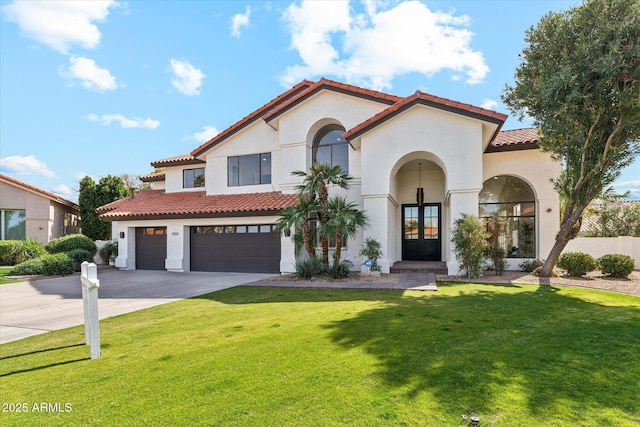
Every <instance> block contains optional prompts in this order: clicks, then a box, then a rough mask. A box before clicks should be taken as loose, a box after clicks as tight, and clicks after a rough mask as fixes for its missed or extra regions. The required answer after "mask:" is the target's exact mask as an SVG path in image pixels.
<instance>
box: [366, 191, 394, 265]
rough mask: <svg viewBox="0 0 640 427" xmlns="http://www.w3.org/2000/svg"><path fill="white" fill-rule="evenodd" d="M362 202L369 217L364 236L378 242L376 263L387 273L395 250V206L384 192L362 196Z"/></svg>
mask: <svg viewBox="0 0 640 427" xmlns="http://www.w3.org/2000/svg"><path fill="white" fill-rule="evenodd" d="M363 202H364V210H365V212H366V213H367V217H368V218H369V227H367V228H366V229H365V230H364V238H365V239H366V238H367V237H371V238H373V239H375V240H377V241H378V242H380V244H381V246H382V258H380V259H378V265H379V266H380V271H381V272H382V273H389V269H390V268H391V265H392V264H393V261H394V258H393V254H395V252H396V248H395V239H394V236H393V227H395V215H394V212H395V209H396V208H397V206H396V205H395V204H394V203H393V200H392V199H391V198H390V197H389V196H388V195H386V194H383V195H372V196H363ZM363 240H364V239H363Z"/></svg>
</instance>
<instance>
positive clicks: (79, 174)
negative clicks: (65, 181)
mask: <svg viewBox="0 0 640 427" xmlns="http://www.w3.org/2000/svg"><path fill="white" fill-rule="evenodd" d="M85 176H88V177H91V179H92V180H94V181H95V180H96V177H95V176H93V175H91V174H90V173H87V172H76V173H74V174H73V179H75V180H76V181H81V180H82V178H84V177H85Z"/></svg>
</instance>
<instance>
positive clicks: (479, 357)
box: [0, 283, 640, 426]
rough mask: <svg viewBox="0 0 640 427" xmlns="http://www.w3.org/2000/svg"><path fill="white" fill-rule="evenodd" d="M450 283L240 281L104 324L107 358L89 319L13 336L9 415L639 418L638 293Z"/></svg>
mask: <svg viewBox="0 0 640 427" xmlns="http://www.w3.org/2000/svg"><path fill="white" fill-rule="evenodd" d="M439 288H440V291H439V292H437V293H420V292H399V291H368V290H336V289H330V290H329V289H291V288H262V287H260V288H248V287H238V288H232V289H228V290H224V291H220V292H215V293H212V294H208V295H205V296H202V297H199V298H193V299H188V300H183V301H179V302H176V303H172V304H166V305H162V306H158V307H154V308H151V309H147V310H143V311H139V312H136V313H132V314H128V315H123V316H118V317H115V318H111V319H107V320H104V321H102V322H101V334H102V357H101V358H100V359H95V360H90V359H88V356H89V348H88V346H84V345H82V344H83V343H84V336H83V327H75V328H71V329H67V330H63V331H57V332H52V333H48V334H45V335H39V336H35V337H31V338H27V339H24V340H21V341H17V342H14V343H9V344H4V345H2V346H0V376H1V377H2V378H1V380H0V396H2V402H3V408H2V409H3V411H2V413H0V424H2V425H25V426H27V425H45V424H46V425H60V426H63V425H64V426H69V425H79V426H80V425H81V426H85V425H114V426H120V425H129V426H132V425H140V426H142V425H207V426H211V425H216V426H219V425H223V426H226V425H244V426H290V425H294V426H295V425H297V426H343V425H352V426H389V425H398V426H405V425H409V426H464V425H466V423H467V422H466V421H464V420H463V419H462V415H466V416H472V415H476V416H479V417H480V420H481V425H482V426H516V425H519V426H525V425H537V426H538V425H539V426H545V425H553V426H576V425H580V426H602V425H615V426H636V425H638V424H640V399H638V396H639V395H640V298H637V297H632V296H627V295H618V294H613V293H606V292H601V291H594V290H587V289H579V288H557V287H551V286H541V287H539V286H529V285H518V286H514V285H503V286H501V285H481V284H453V283H451V284H445V285H442V284H439ZM23 403H24V404H25V405H24V406H21V408H23V409H24V408H26V412H22V413H15V412H13V413H9V412H7V411H6V410H7V409H10V407H9V406H8V404H9V405H10V404H14V406H13V407H11V408H12V409H13V410H14V411H15V408H16V406H15V404H20V405H21V404H23ZM42 403H45V405H44V407H45V408H48V410H49V411H48V412H42V411H35V410H34V408H35V409H41V408H42V406H41V404H42ZM34 405H35V406H34Z"/></svg>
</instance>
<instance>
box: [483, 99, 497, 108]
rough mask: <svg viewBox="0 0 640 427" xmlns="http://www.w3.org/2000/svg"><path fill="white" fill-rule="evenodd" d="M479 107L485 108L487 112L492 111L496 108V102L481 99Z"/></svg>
mask: <svg viewBox="0 0 640 427" xmlns="http://www.w3.org/2000/svg"><path fill="white" fill-rule="evenodd" d="M480 106H481V107H482V108H486V109H487V110H493V109H494V108H496V107H497V106H498V101H494V100H493V99H483V100H482V104H480Z"/></svg>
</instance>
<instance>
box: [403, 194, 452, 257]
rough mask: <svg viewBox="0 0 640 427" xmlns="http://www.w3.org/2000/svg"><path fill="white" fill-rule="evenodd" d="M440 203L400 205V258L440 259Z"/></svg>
mask: <svg viewBox="0 0 640 427" xmlns="http://www.w3.org/2000/svg"><path fill="white" fill-rule="evenodd" d="M440 222H441V221H440V203H428V204H424V205H423V206H418V205H402V259H403V260H407V261H440V260H441V259H442V253H441V248H442V245H441V235H442V233H441V228H440Z"/></svg>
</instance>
